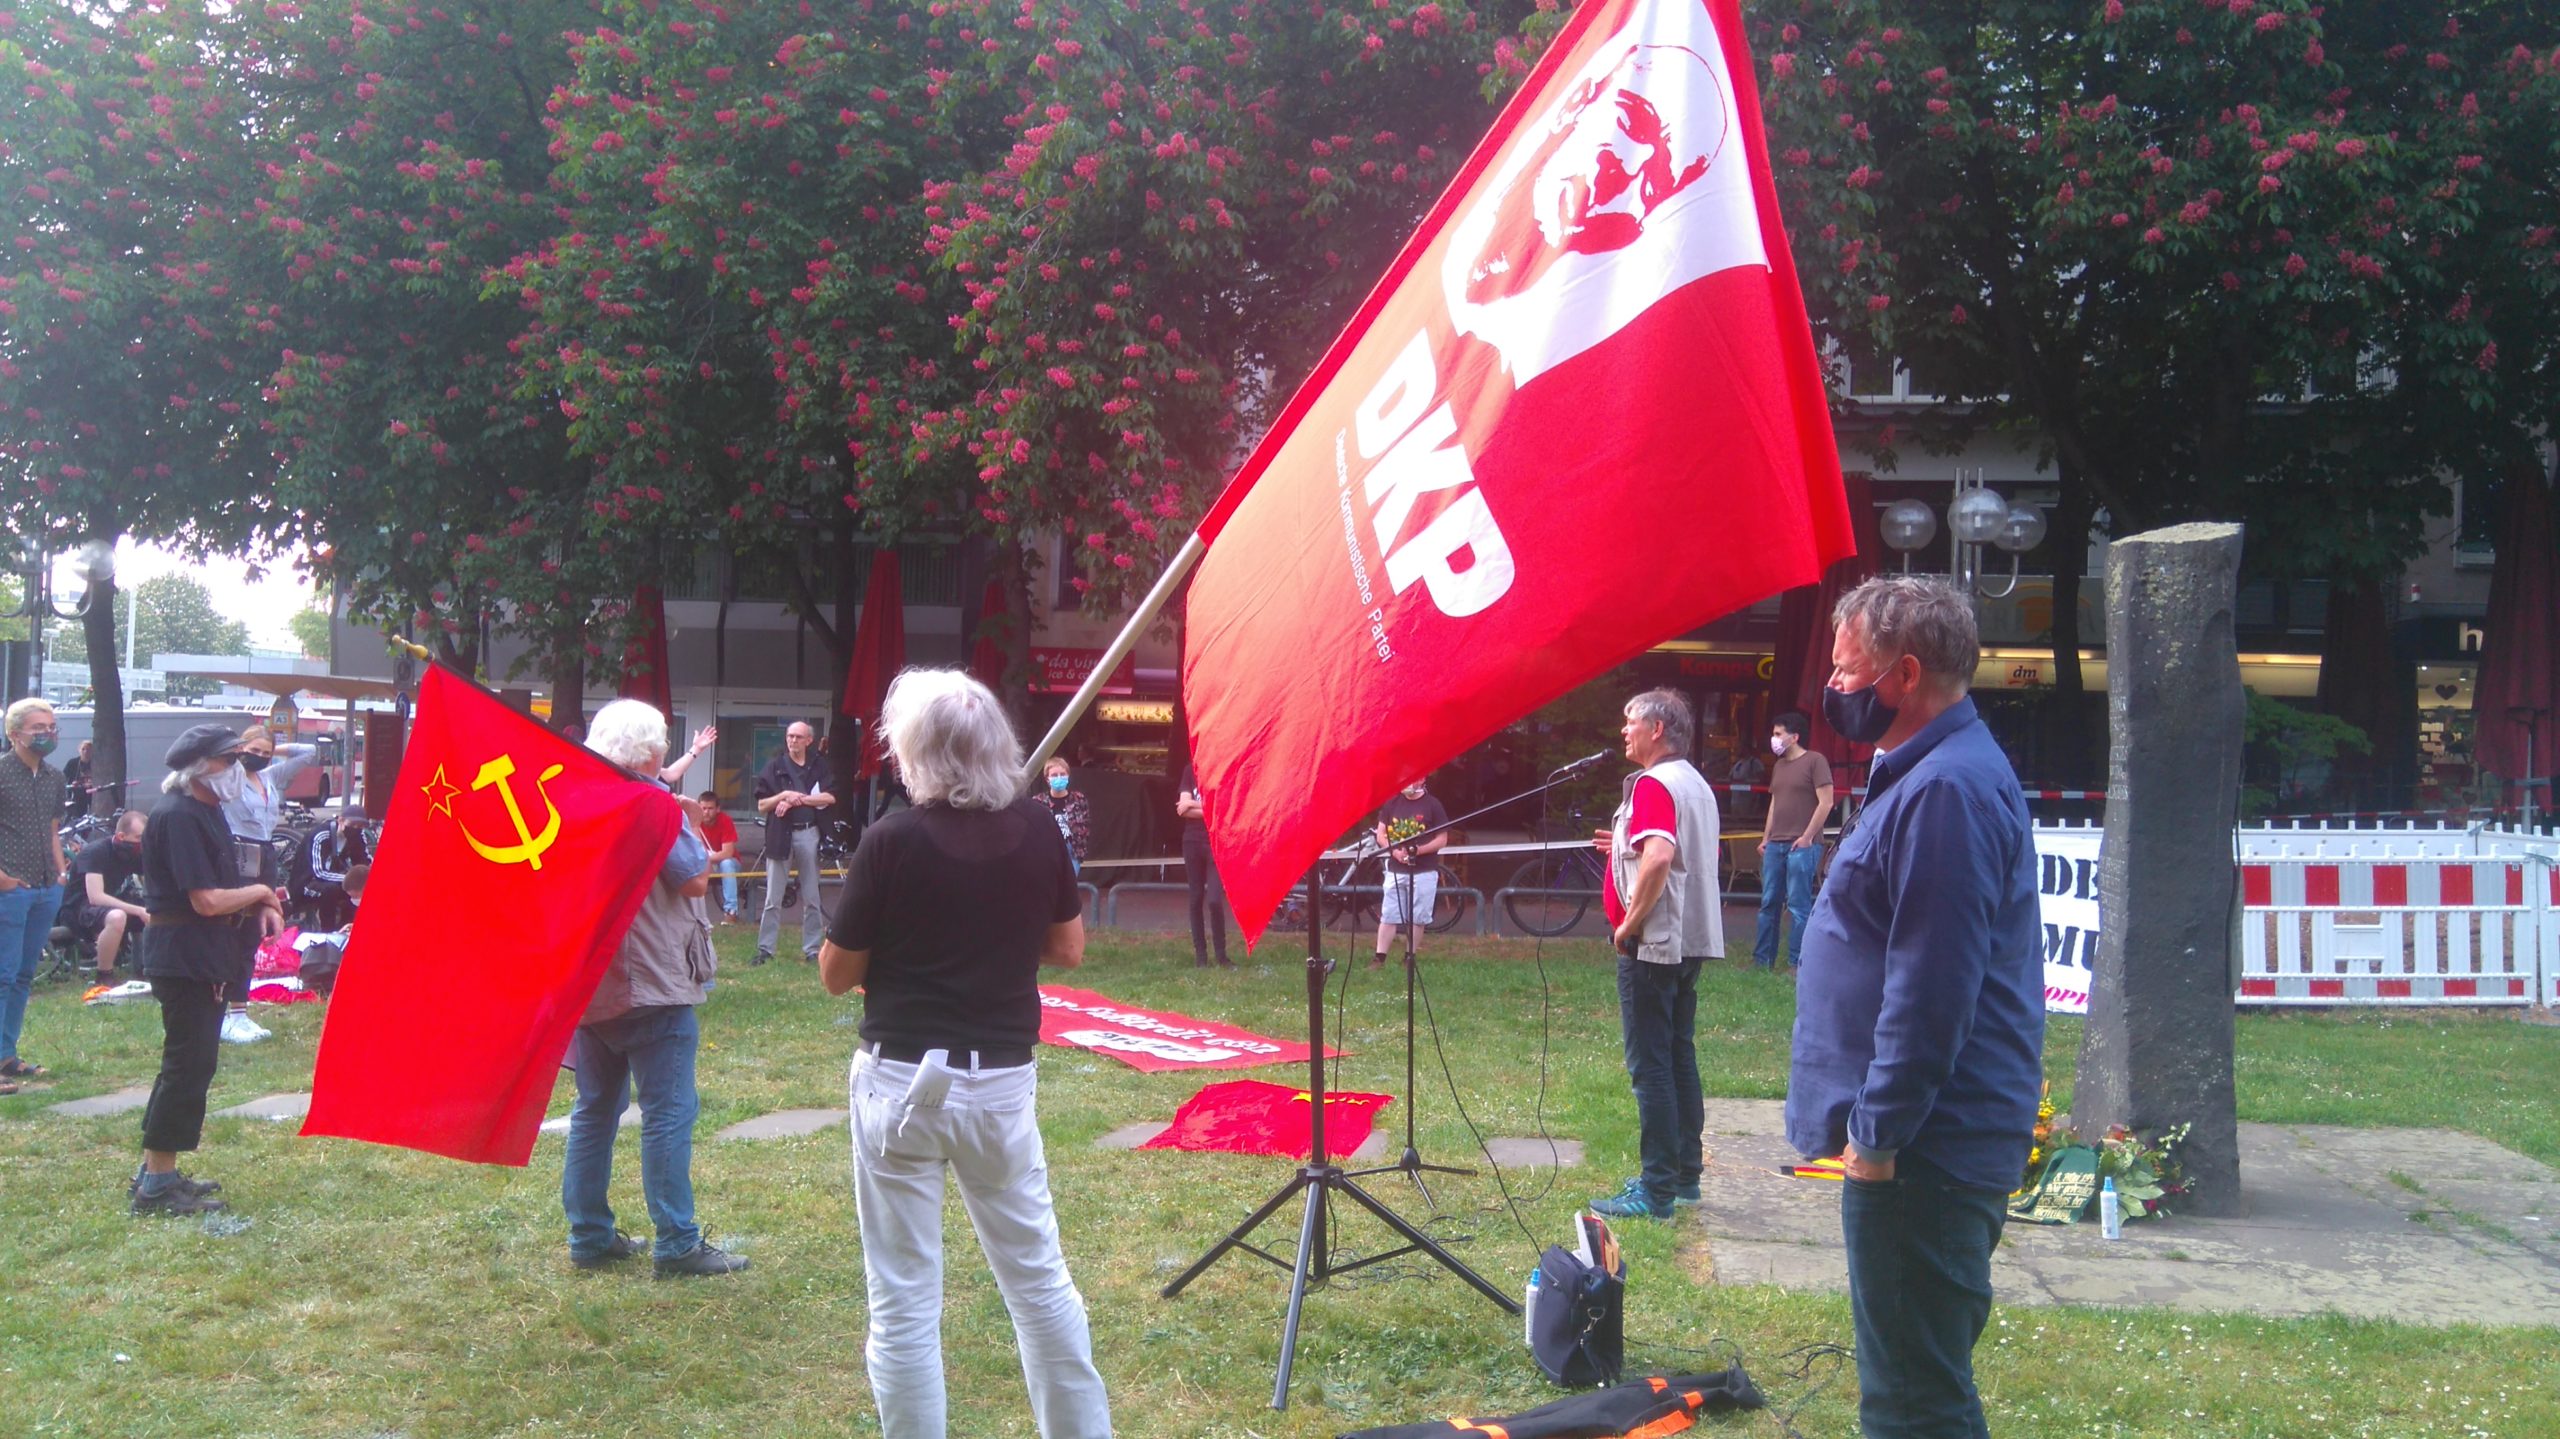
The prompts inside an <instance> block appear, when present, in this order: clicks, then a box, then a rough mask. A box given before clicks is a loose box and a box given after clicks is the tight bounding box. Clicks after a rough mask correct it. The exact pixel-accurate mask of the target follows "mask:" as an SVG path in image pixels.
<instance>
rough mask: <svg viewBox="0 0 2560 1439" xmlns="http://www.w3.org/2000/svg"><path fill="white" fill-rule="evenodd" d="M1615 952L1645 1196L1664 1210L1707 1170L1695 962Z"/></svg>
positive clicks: (1705, 1109)
mask: <svg viewBox="0 0 2560 1439" xmlns="http://www.w3.org/2000/svg"><path fill="white" fill-rule="evenodd" d="M1699 963H1700V961H1698V960H1695V959H1684V960H1682V961H1680V962H1679V963H1678V964H1647V963H1645V962H1644V961H1643V960H1640V959H1631V958H1629V957H1627V956H1626V955H1623V954H1622V955H1619V956H1618V1024H1619V1027H1620V1029H1621V1030H1622V1031H1623V1032H1624V1035H1625V1039H1626V1055H1627V1079H1628V1081H1629V1082H1630V1083H1631V1084H1633V1086H1634V1087H1635V1092H1636V1143H1637V1147H1638V1149H1639V1150H1640V1151H1641V1153H1642V1154H1643V1157H1644V1172H1643V1173H1642V1174H1641V1175H1640V1176H1639V1178H1640V1179H1641V1181H1642V1182H1643V1184H1644V1193H1645V1199H1646V1200H1647V1201H1648V1202H1650V1203H1651V1204H1652V1205H1653V1207H1654V1209H1655V1210H1656V1211H1657V1212H1663V1213H1668V1212H1669V1211H1670V1208H1671V1200H1672V1197H1673V1196H1674V1195H1675V1194H1676V1193H1678V1192H1679V1191H1681V1190H1684V1189H1694V1188H1695V1187H1696V1186H1697V1183H1698V1176H1699V1175H1700V1174H1701V1173H1702V1172H1704V1170H1705V1168H1706V1148H1705V1143H1704V1141H1703V1139H1702V1138H1701V1136H1702V1135H1703V1134H1704V1132H1705V1130H1706V1127H1707V1102H1706V1096H1705V1093H1704V1091H1702V1090H1701V1089H1700V1088H1699V1087H1698V965H1699Z"/></svg>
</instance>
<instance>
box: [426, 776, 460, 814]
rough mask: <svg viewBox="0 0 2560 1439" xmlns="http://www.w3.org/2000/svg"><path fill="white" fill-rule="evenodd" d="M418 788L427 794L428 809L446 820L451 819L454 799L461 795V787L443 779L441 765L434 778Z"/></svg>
mask: <svg viewBox="0 0 2560 1439" xmlns="http://www.w3.org/2000/svg"><path fill="white" fill-rule="evenodd" d="M419 788H420V789H423V790H425V791H426V793H427V806H428V808H430V809H433V810H434V811H435V812H436V813H438V814H440V815H443V816H444V817H445V818H447V819H451V818H452V817H453V801H454V797H455V796H456V795H459V794H461V793H462V787H461V786H459V785H456V784H452V783H450V782H448V781H447V780H446V779H445V777H444V766H443V765H437V766H436V773H435V777H434V778H433V779H430V780H428V781H427V782H426V783H425V784H423V785H420V786H419Z"/></svg>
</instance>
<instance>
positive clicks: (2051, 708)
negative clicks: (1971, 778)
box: [2045, 458, 2106, 789]
mask: <svg viewBox="0 0 2560 1439" xmlns="http://www.w3.org/2000/svg"><path fill="white" fill-rule="evenodd" d="M2055 470H2056V472H2057V473H2058V474H2059V475H2060V476H2061V479H2062V498H2061V500H2060V501H2059V502H2058V503H2057V504H2056V505H2055V506H2054V513H2053V529H2052V532H2051V533H2052V536H2053V541H2052V543H2053V693H2052V694H2051V695H2050V696H2048V697H2047V698H2046V701H2045V703H2046V705H2047V706H2048V717H2047V724H2046V727H2045V736H2046V739H2047V741H2048V742H2049V743H2050V744H2051V746H2052V749H2051V753H2052V755H2053V757H2054V759H2055V761H2056V763H2055V766H2054V770H2053V778H2055V779H2057V780H2059V781H2060V782H2061V783H2062V784H2063V785H2064V786H2065V787H2066V788H2072V789H2103V788H2105V787H2106V784H2105V781H2106V774H2105V772H2104V771H2103V770H2101V769H2095V768H2093V767H2092V766H2091V763H2090V755H2089V749H2090V745H2089V702H2088V684H2087V680H2086V677H2085V676H2083V675H2082V673H2081V671H2080V647H2081V634H2080V584H2081V581H2082V580H2083V579H2085V578H2086V577H2087V574H2088V568H2089V525H2090V521H2091V518H2092V512H2093V511H2094V510H2095V509H2096V502H2095V500H2094V498H2093V497H2092V496H2091V495H2090V493H2089V487H2088V486H2087V485H2085V484H2083V483H2081V480H2080V475H2079V471H2078V466H2076V465H2075V464H2073V463H2072V462H2071V461H2070V460H2068V459H2061V458H2057V459H2056V461H2055Z"/></svg>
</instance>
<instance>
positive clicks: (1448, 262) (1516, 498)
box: [1183, 0, 1855, 936]
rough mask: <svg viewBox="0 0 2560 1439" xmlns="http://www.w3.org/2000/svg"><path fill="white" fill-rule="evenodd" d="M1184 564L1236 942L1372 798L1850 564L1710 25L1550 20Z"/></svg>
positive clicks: (1812, 364)
mask: <svg viewBox="0 0 2560 1439" xmlns="http://www.w3.org/2000/svg"><path fill="white" fill-rule="evenodd" d="M1201 531H1202V534H1203V536H1204V537H1205V538H1207V539H1208V540H1209V542H1210V543H1209V550H1208V554H1207V556H1206V558H1205V559H1203V560H1202V562H1201V565H1200V568H1199V570H1198V572H1197V574H1196V575H1195V576H1194V578H1193V580H1192V585H1191V594H1190V609H1189V623H1188V626H1187V631H1186V642H1185V650H1184V657H1183V695H1184V699H1185V701H1186V708H1187V710H1188V712H1189V715H1190V720H1191V726H1192V738H1191V743H1192V754H1193V758H1194V761H1195V763H1196V765H1197V767H1198V770H1199V777H1200V784H1201V791H1202V795H1203V798H1204V799H1205V800H1206V802H1207V805H1208V822H1209V832H1210V840H1211V843H1212V846H1213V847H1214V849H1215V852H1216V855H1217V862H1218V870H1219V873H1220V875H1221V876H1223V877H1224V879H1225V880H1226V886H1227V894H1228V897H1229V898H1230V900H1231V901H1232V902H1233V903H1234V905H1235V908H1236V915H1237V918H1238V919H1239V920H1240V921H1241V922H1242V923H1243V925H1244V928H1245V932H1246V934H1247V935H1248V936H1253V935H1258V934H1259V933H1260V931H1261V928H1262V925H1263V923H1264V921H1265V920H1266V919H1267V918H1268V917H1269V915H1270V913H1271V911H1272V909H1273V907H1274V906H1275V905H1277V904H1278V902H1279V901H1280V898H1281V897H1282V895H1283V894H1284V893H1285V892H1286V891H1287V890H1288V888H1289V886H1290V885H1291V884H1293V883H1295V882H1296V881H1297V879H1298V878H1299V876H1301V875H1302V874H1303V873H1304V872H1305V870H1306V867H1307V864H1308V863H1309V861H1310V860H1312V859H1313V858H1314V856H1315V855H1316V854H1317V853H1318V852H1319V851H1320V850H1321V849H1322V847H1323V846H1324V844H1325V842H1326V841H1328V840H1330V839H1332V838H1333V837H1334V836H1336V835H1338V834H1340V833H1342V832H1343V831H1344V830H1345V829H1346V828H1348V827H1349V826H1350V825H1351V824H1352V823H1353V822H1354V821H1356V820H1357V819H1358V818H1359V816H1361V815H1363V814H1365V813H1367V812H1369V811H1371V810H1373V809H1375V808H1376V806H1377V805H1378V803H1379V802H1380V801H1381V800H1383V799H1384V798H1385V797H1386V796H1387V795H1388V794H1390V793H1391V792H1393V791H1394V790H1395V789H1396V788H1397V787H1398V786H1399V785H1401V784H1402V783H1403V782H1404V781H1405V780H1407V779H1408V778H1410V777H1412V776H1413V775H1416V774H1419V773H1422V772H1423V771H1425V770H1428V769H1430V768H1431V767H1433V766H1434V765H1437V764H1439V763H1441V762H1442V761H1444V760H1446V759H1448V758H1449V757H1450V756H1452V755H1454V754H1456V753H1457V752H1459V751H1460V750H1463V749H1465V748H1466V747H1467V746H1469V745H1472V744H1475V743H1476V742H1478V741H1480V740H1482V739H1483V738H1485V737H1486V736H1487V735H1490V734H1492V733H1493V732H1494V731H1495V730H1497V729H1499V728H1501V727H1502V726H1503V725H1504V724H1506V723H1509V722H1510V721H1511V720H1513V719H1515V718H1517V717H1518V716H1520V715H1521V714H1524V713H1526V712H1528V711H1529V710H1531V709H1534V708H1536V707H1537V706H1539V705H1541V704H1544V703H1545V702H1547V701H1548V700H1550V699H1553V698H1554V697H1555V696H1557V695H1559V694H1562V693H1564V692H1565V691H1566V690H1569V689H1571V688H1572V687H1573V686H1575V685H1577V684H1579V683H1581V682H1583V681H1584V680H1587V679H1589V678H1591V677H1592V676H1594V675H1597V674H1599V673H1601V672H1602V671H1604V670H1606V669H1608V668H1609V667H1611V666H1613V665H1616V664H1619V663H1621V662H1623V661H1625V660H1627V659H1629V658H1631V657H1633V656H1634V655H1636V654H1639V653H1641V652H1642V651H1644V650H1645V649H1646V648H1648V647H1649V646H1651V645H1653V644H1655V643H1657V642H1659V641H1661V640H1662V639H1664V638H1666V637H1669V636H1672V635H1677V634H1680V633H1682V632H1684V631H1687V630H1690V629H1694V628H1696V627H1697V626H1699V625H1701V624H1704V623H1706V622H1707V621H1709V620H1711V619H1713V618H1715V617H1716V616H1718V615H1721V614H1725V613H1727V612H1729V611H1731V610H1734V609H1737V608H1739V607H1741V606H1743V605H1746V604H1749V603H1751V602H1752V601H1754V600H1757V599H1760V598H1762V597H1763V596H1766V595H1770V594H1774V593H1776V592H1778V591H1780V590H1783V589H1787V588H1789V587H1790V586H1794V585H1800V584H1806V583H1809V582H1811V581H1812V580H1814V579H1816V578H1817V577H1819V576H1820V574H1821V573H1822V570H1823V567H1824V566H1826V565H1828V564H1829V563H1831V562H1832V561H1833V560H1835V559H1838V558H1840V557H1841V556H1844V555H1847V554H1850V553H1851V552H1852V551H1853V550H1854V548H1855V544H1854V541H1853V540H1852V538H1851V534H1850V529H1849V522H1848V516H1847V513H1846V510H1845V508H1844V507H1843V505H1842V503H1841V497H1840V469H1839V460H1838V457H1837V455H1836V453H1835V451H1834V450H1833V447H1832V441H1831V426H1830V420H1829V417H1828V414H1827V412H1826V409H1825V404H1824V394H1823V380H1822V373H1821V370H1820V367H1819V365H1818V364H1817V362H1816V359H1815V356H1814V350H1813V341H1812V336H1811V334H1810V332H1809V330H1808V329H1807V326H1806V323H1805V317H1804V302H1803V296H1802V295H1801V293H1800V292H1799V291H1798V289H1797V287H1796V279H1795V272H1794V268H1793V266H1792V264H1791V263H1790V262H1789V259H1788V254H1787V242H1786V237H1785V235H1784V234H1783V233H1782V232H1781V231H1780V229H1779V226H1778V209H1777V197H1776V193H1775V191H1774V190H1773V188H1772V187H1771V183H1770V176H1769V157H1768V154H1767V150H1766V146H1765V143H1764V140H1763V137H1762V134H1761V126H1760V116H1759V105H1758V100H1757V96H1756V93H1755V92H1754V90H1753V89H1752V80H1751V66H1750V62H1749V57H1748V56H1747V54H1746V53H1745V51H1744V49H1743V42H1742V27H1741V20H1740V16H1739V14H1738V13H1737V10H1736V5H1735V0H1703V3H1702V0H1592V3H1588V4H1585V5H1584V6H1583V7H1582V8H1581V10H1580V11H1579V12H1578V13H1577V14H1576V15H1575V16H1574V18H1573V19H1572V20H1571V21H1570V22H1569V23H1568V24H1567V25H1566V27H1565V29H1564V32H1563V33H1562V34H1560V35H1559V36H1558V37H1557V38H1556V42H1555V44H1554V46H1553V47H1552V48H1551V49H1550V50H1549V51H1548V53H1547V55H1546V57H1545V59H1543V60H1542V61H1540V62H1539V65H1538V67H1537V69H1536V70H1535V71H1534V72H1532V73H1531V75H1530V77H1529V80H1528V82H1527V84H1526V85H1525V86H1524V88H1523V89H1522V90H1521V92H1520V94H1519V95H1518V96H1517V97H1516V98H1515V99H1514V100H1513V101H1512V102H1511V104H1510V105H1508V106H1507V107H1505V108H1504V110H1503V113H1502V116H1501V118H1500V119H1499V120H1497V121H1496V122H1495V124H1494V128H1493V131H1492V133H1491V134H1490V135H1488V136H1487V137H1486V139H1485V141H1484V143H1483V144H1481V145H1480V146H1478V147H1477V149H1476V152H1475V153H1474V155H1472V156H1471V157H1470V158H1469V159H1468V161H1467V163H1466V165H1465V166H1464V167H1463V168H1462V169H1461V170H1460V171H1459V172H1458V176H1457V178H1456V180H1455V181H1454V182H1452V184H1451V186H1450V188H1449V191H1448V193H1447V194H1445V195H1443V196H1442V197H1441V199H1440V202H1439V204H1438V205H1437V206H1435V207H1434V208H1433V210H1432V212H1431V214H1430V215H1429V216H1428V217H1427V218H1425V220H1424V221H1423V224H1422V228H1421V229H1420V231H1418V232H1417V233H1416V234H1415V236H1414V237H1413V239H1412V240H1411V241H1410V242H1408V243H1407V244H1406V246H1405V249H1404V251H1403V253H1402V254H1400V255H1399V256H1398V257H1397V259H1396V262H1395V264H1394V265H1393V266H1391V267H1390V268H1389V270H1388V272H1387V274H1386V277H1385V278H1384V279H1383V280H1381V281H1380V282H1379V285H1378V288H1377V290H1376V291H1375V292H1373V293H1372V294H1371V295H1370V297H1369V299H1368V301H1367V302H1366V303H1365V304H1364V305H1363V306H1362V307H1361V310H1360V312H1359V314H1358V315H1357V316H1355V317H1354V319H1353V320H1352V323H1351V325H1350V327H1349V328H1348V329H1347V330H1346V331H1345V332H1344V333H1343V335H1342V337H1341V338H1340V339H1338V340H1336V341H1335V343H1334V346H1333V349H1332V351H1331V352H1330V353H1328V354H1327V355H1326V357H1325V359H1324V361H1323V363H1321V364H1320V365H1318V366H1317V368H1316V372H1315V374H1314V375H1313V376H1312V377H1310V378H1309V380H1308V381H1307V383H1306V385H1305V386H1304V387H1303V388H1302V389H1300V390H1299V392H1298V393H1297V396H1296V397H1295V398H1294V399H1292V400H1291V401H1290V403H1289V406H1288V408H1287V409H1286V410H1284V411H1283V412H1282V414H1281V416H1280V418H1279V421H1278V423H1276V424H1275V425H1274V426H1273V428H1272V430H1271V433H1270V434H1268V435H1266V436H1265V437H1264V439H1263V441H1262V443H1261V445H1260V446H1259V447H1258V448H1257V449H1256V450H1255V452H1254V454H1253V457H1252V458H1251V459H1250V460H1249V461H1247V462H1246V464H1245V466H1244V468H1243V470H1242V471H1240V472H1239V473H1238V474H1237V476H1236V478H1235V481H1234V482H1233V483H1232V484H1230V485H1229V486H1228V487H1227V491H1226V493H1225V494H1224V495H1223V496H1221V497H1220V499H1219V501H1218V504H1217V505H1216V506H1215V507H1213V508H1212V510H1211V512H1210V515H1209V517H1208V518H1207V519H1206V520H1204V521H1203V522H1202V525H1201ZM1592 738H1593V742H1594V743H1595V744H1598V743H1602V742H1605V741H1606V740H1608V739H1609V738H1610V737H1609V736H1607V735H1594V736H1593V737H1592Z"/></svg>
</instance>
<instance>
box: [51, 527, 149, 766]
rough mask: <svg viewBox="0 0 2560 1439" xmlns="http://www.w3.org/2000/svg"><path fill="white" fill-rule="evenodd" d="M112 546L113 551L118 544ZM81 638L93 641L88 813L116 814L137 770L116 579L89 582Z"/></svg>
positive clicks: (105, 578)
mask: <svg viewBox="0 0 2560 1439" xmlns="http://www.w3.org/2000/svg"><path fill="white" fill-rule="evenodd" d="M107 544H108V545H109V546H110V547H112V546H113V545H114V544H115V541H114V539H112V538H109V539H108V540H107ZM80 633H81V635H82V636H83V637H84V638H86V639H87V640H88V642H89V695H90V716H91V717H90V720H89V741H90V757H89V782H90V783H92V784H94V785H96V786H97V791H96V792H95V793H94V794H93V795H91V796H90V799H89V812H90V813H92V814H113V813H115V812H116V811H117V810H119V809H122V808H124V807H125V803H126V789H125V780H126V779H127V777H128V771H130V770H131V769H132V765H131V764H130V763H128V757H127V756H126V754H125V743H124V671H122V670H120V669H118V668H116V665H117V663H118V661H119V660H120V659H121V658H122V651H121V650H119V649H118V648H117V646H116V581H115V576H113V575H100V576H98V577H97V578H95V579H92V580H91V581H89V609H88V613H86V614H84V615H82V616H81V617H80ZM37 682H38V683H39V684H41V683H42V682H43V677H42V676H38V677H37Z"/></svg>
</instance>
